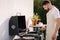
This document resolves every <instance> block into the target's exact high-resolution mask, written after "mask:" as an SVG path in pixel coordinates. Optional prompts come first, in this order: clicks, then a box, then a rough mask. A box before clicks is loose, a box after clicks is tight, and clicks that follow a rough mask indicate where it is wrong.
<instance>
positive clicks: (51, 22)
mask: <svg viewBox="0 0 60 40" xmlns="http://www.w3.org/2000/svg"><path fill="white" fill-rule="evenodd" d="M46 16H47V32H46V33H47V34H46V40H51V38H52V34H53V31H54V29H55V26H56V23H55V19H56V18H60V13H59V10H58V9H57V8H56V7H55V6H53V7H52V9H51V10H49V11H48V13H47V15H46Z"/></svg>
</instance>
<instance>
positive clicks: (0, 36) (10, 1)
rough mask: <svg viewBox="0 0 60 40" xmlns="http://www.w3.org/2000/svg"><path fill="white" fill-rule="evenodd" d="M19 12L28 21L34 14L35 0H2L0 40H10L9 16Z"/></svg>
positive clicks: (0, 4)
mask: <svg viewBox="0 0 60 40" xmlns="http://www.w3.org/2000/svg"><path fill="white" fill-rule="evenodd" d="M17 12H20V13H21V15H25V16H26V21H27V20H28V18H30V17H31V16H32V15H33V0H0V40H9V33H8V28H9V27H8V22H9V18H10V17H11V16H13V15H16V13H17Z"/></svg>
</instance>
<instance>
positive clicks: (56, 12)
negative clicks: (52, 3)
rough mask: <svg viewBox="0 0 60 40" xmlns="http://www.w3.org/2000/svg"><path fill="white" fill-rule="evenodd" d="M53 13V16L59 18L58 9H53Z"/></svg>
mask: <svg viewBox="0 0 60 40" xmlns="http://www.w3.org/2000/svg"><path fill="white" fill-rule="evenodd" d="M53 15H54V18H55V19H56V18H60V13H59V10H54V11H53Z"/></svg>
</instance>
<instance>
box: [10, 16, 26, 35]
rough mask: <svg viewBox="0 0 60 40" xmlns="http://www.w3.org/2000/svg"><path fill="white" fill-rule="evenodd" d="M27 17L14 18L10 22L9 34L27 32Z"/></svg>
mask: <svg viewBox="0 0 60 40" xmlns="http://www.w3.org/2000/svg"><path fill="white" fill-rule="evenodd" d="M25 29H26V21H25V16H12V17H11V18H10V20H9V34H10V35H18V34H19V33H20V32H25V31H26V30H25Z"/></svg>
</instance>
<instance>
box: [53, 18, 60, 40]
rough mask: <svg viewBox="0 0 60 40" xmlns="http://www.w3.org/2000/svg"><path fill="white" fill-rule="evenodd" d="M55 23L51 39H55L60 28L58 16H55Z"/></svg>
mask: <svg viewBox="0 0 60 40" xmlns="http://www.w3.org/2000/svg"><path fill="white" fill-rule="evenodd" d="M55 23H56V26H55V30H54V32H53V35H52V40H55V39H56V34H57V32H58V30H59V28H60V18H56V20H55Z"/></svg>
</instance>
